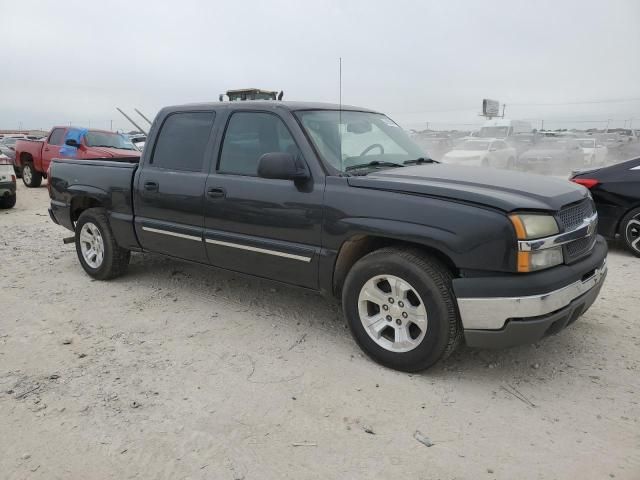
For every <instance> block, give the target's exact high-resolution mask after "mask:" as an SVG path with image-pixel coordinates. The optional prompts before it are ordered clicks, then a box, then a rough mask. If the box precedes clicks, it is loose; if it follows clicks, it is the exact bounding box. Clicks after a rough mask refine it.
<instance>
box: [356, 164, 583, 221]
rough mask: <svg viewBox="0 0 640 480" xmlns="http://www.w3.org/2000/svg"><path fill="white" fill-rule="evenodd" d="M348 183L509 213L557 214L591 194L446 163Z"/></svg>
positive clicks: (562, 183)
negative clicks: (516, 211)
mask: <svg viewBox="0 0 640 480" xmlns="http://www.w3.org/2000/svg"><path fill="white" fill-rule="evenodd" d="M348 182H349V185H350V186H352V187H358V188H372V189H378V190H388V191H394V192H401V193H408V194H420V195H429V196H434V197H442V198H448V199H451V200H459V201H464V202H470V203H476V204H481V205H486V206H489V207H493V208H497V209H500V210H503V211H505V212H510V211H514V210H553V211H557V210H559V209H560V208H562V207H563V206H564V205H567V204H569V203H573V202H577V201H579V200H582V199H583V198H586V197H587V195H588V192H587V189H586V188H584V187H583V186H581V185H577V184H575V183H571V182H569V181H568V180H562V179H559V178H550V177H543V176H541V175H532V174H527V173H521V172H512V171H508V170H497V169H492V168H471V167H465V166H456V165H447V164H442V163H439V164H427V165H416V166H411V167H404V168H392V169H389V170H383V171H379V172H374V173H370V174H369V175H366V176H358V177H349V178H348Z"/></svg>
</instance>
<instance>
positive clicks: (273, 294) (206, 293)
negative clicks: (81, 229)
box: [0, 184, 640, 479]
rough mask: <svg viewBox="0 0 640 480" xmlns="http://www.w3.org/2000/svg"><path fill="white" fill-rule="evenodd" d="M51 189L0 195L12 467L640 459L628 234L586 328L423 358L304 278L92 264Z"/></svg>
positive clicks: (634, 466) (0, 358)
mask: <svg viewBox="0 0 640 480" xmlns="http://www.w3.org/2000/svg"><path fill="white" fill-rule="evenodd" d="M47 206H48V195H47V189H46V187H45V186H43V187H41V188H38V189H29V190H27V189H26V188H25V187H24V186H23V185H22V184H19V186H18V203H17V205H16V207H15V208H14V209H11V210H7V211H2V212H1V213H0V225H1V226H2V229H1V230H0V260H1V264H2V277H1V279H0V303H1V305H2V310H3V313H2V314H0V411H1V412H2V415H0V432H2V435H0V451H1V452H2V455H1V456H0V472H2V475H0V476H2V477H3V478H9V479H22V478H47V479H51V478H118V479H120V478H137V477H139V476H140V477H145V478H172V479H177V478H194V479H199V478H202V479H205V478H207V479H210V478H221V479H223V478H228V479H251V478H259V479H270V478H274V479H280V478H301V477H304V478H349V479H356V478H363V479H364V478H367V479H370V478H381V479H382V478H385V479H386V478H407V479H409V478H410V479H414V478H416V479H453V478H473V479H476V478H504V479H514V478H518V479H529V478H531V479H537V478H558V479H564V478H571V477H574V478H581V479H582V478H584V479H592V478H593V479H601V478H618V479H637V478H640V454H639V452H640V434H639V432H640V424H639V423H640V422H639V419H640V405H639V398H640V395H639V389H640V386H639V385H638V373H639V367H640V348H639V347H640V322H639V319H640V317H639V314H638V308H637V306H638V305H639V302H640V292H639V290H638V288H637V286H638V284H639V282H640V268H639V266H640V263H638V259H635V258H633V257H632V256H631V255H630V254H628V253H626V252H624V251H623V250H621V249H618V248H616V247H615V246H611V253H610V255H609V275H608V278H607V280H606V283H605V286H604V288H603V290H602V293H601V296H600V298H599V300H598V301H597V302H596V303H595V305H594V306H593V307H592V308H591V310H590V311H589V312H588V313H587V314H586V315H585V316H584V317H583V318H581V319H580V320H579V321H578V322H577V323H576V324H574V325H573V326H571V327H570V328H568V329H567V330H565V331H563V332H561V333H560V334H559V335H557V336H554V337H551V338H547V339H546V340H544V341H543V342H540V343H539V344H536V345H531V346H526V347H520V348H515V349H511V350H507V351H477V350H471V349H467V348H463V349H460V350H459V351H458V352H457V353H455V354H454V356H453V357H451V358H450V359H448V360H447V361H446V362H444V363H442V364H440V365H438V366H436V367H435V368H433V369H431V370H429V371H426V372H424V373H422V374H414V375H409V374H404V373H399V372H396V371H392V370H387V369H384V368H382V367H380V366H379V365H377V364H375V363H373V362H372V361H370V360H369V359H367V358H366V357H364V356H363V355H362V354H361V352H360V349H359V348H358V347H357V346H356V345H355V343H354V342H353V340H352V339H351V337H350V335H349V332H348V330H347V329H346V328H345V324H344V321H343V319H342V314H341V311H340V308H339V305H338V304H337V303H336V302H333V301H329V300H326V299H323V298H322V297H319V296H316V295H314V294H311V293H307V292H305V291H303V290H297V289H292V288H288V287H284V286H281V285H276V284H272V283H268V282H263V281H259V280H254V279H248V278H245V277H242V276H239V275H234V274H232V273H228V272H222V271H218V270H214V269H206V268H202V267H198V266H195V265H191V264H187V263H181V262H178V261H174V260H171V259H167V258H162V257H156V256H151V255H146V254H137V255H134V256H133V258H132V261H131V265H130V268H129V273H128V274H127V275H125V276H124V277H122V278H119V279H117V280H115V281H111V282H107V283H105V282H98V281H93V280H91V279H90V278H89V277H88V276H87V275H86V274H85V273H84V272H83V270H82V269H81V267H80V266H79V264H78V261H77V258H76V252H75V247H74V245H73V244H70V245H63V243H62V239H63V237H65V236H67V234H68V232H67V231H66V230H64V229H62V228H61V227H58V226H56V225H54V224H53V223H52V222H51V221H50V220H49V218H48V215H47V211H46V209H47ZM416 432H419V433H418V434H416ZM416 437H418V439H420V440H422V442H421V441H418V439H416ZM428 445H431V446H428ZM596 458H597V462H595V461H594V459H596Z"/></svg>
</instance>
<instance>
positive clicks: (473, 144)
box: [458, 140, 491, 150]
mask: <svg viewBox="0 0 640 480" xmlns="http://www.w3.org/2000/svg"><path fill="white" fill-rule="evenodd" d="M490 144H491V142H483V141H482V140H469V141H466V142H464V143H463V144H462V145H460V147H458V150H487V149H488V148H489V145H490Z"/></svg>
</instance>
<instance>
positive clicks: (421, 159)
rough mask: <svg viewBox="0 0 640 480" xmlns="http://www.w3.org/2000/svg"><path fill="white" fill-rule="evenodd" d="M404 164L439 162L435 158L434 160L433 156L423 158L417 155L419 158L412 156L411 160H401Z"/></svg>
mask: <svg viewBox="0 0 640 480" xmlns="http://www.w3.org/2000/svg"><path fill="white" fill-rule="evenodd" d="M403 163H404V164H405V165H421V164H423V163H440V162H439V161H437V160H434V159H433V158H425V157H419V158H414V159H413V160H407V161H406V162H403Z"/></svg>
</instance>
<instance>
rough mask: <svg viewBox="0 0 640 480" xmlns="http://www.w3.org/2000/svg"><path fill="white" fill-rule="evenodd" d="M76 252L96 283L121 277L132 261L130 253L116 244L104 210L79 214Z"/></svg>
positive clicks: (92, 209)
mask: <svg viewBox="0 0 640 480" xmlns="http://www.w3.org/2000/svg"><path fill="white" fill-rule="evenodd" d="M76 252H77V254H78V259H79V260H80V264H81V265H82V268H84V271H85V272H87V274H88V275H89V276H90V277H93V278H95V279H97V280H110V279H112V278H115V277H118V276H120V275H122V274H123V273H124V272H125V271H126V270H127V265H129V259H130V258H131V251H129V250H127V249H124V248H121V247H120V246H118V244H117V243H116V240H115V238H114V236H113V232H112V231H111V227H110V226H109V218H108V217H107V211H106V210H105V209H104V208H89V209H87V210H85V211H84V212H82V214H81V215H80V218H79V219H78V221H77V222H76ZM92 252H93V253H92Z"/></svg>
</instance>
